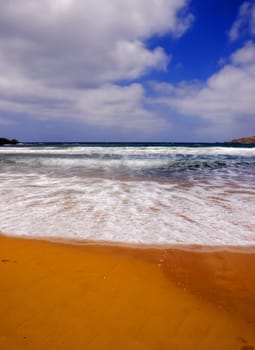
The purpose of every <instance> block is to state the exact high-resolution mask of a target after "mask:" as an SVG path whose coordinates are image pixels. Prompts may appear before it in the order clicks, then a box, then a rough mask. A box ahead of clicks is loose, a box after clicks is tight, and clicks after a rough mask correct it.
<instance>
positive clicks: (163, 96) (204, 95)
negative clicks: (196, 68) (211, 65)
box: [156, 41, 255, 135]
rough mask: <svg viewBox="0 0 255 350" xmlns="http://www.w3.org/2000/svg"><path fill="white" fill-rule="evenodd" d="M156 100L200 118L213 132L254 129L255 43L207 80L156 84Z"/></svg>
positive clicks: (251, 43) (251, 130)
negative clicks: (175, 84) (176, 83)
mask: <svg viewBox="0 0 255 350" xmlns="http://www.w3.org/2000/svg"><path fill="white" fill-rule="evenodd" d="M156 90H157V91H158V97H157V103H159V104H163V105H166V106H168V107H169V108H172V109H174V110H176V111H177V112H178V113H181V114H184V115H190V116H192V115H193V116H197V117H200V118H201V119H202V120H204V121H205V122H206V125H207V127H208V128H209V129H210V133H211V134H218V135H219V134H223V135H224V134H225V135H226V134H228V131H230V132H231V133H234V132H236V131H238V130H239V132H241V130H245V131H246V132H247V133H250V132H254V128H255V99H254V96H255V44H254V43H253V42H251V41H249V42H247V43H246V44H245V45H244V46H243V47H242V48H240V49H239V50H237V51H236V52H234V53H233V54H232V55H231V57H230V62H229V63H228V64H225V65H224V66H223V67H222V68H221V69H220V70H219V71H218V72H216V73H215V74H213V75H212V76H211V77H210V78H209V79H208V80H207V81H206V82H204V83H203V82H201V81H200V82H199V81H193V82H182V83H180V84H179V85H177V86H174V85H171V84H164V85H163V86H161V84H157V85H156Z"/></svg>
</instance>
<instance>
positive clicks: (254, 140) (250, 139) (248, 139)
mask: <svg viewBox="0 0 255 350" xmlns="http://www.w3.org/2000/svg"><path fill="white" fill-rule="evenodd" d="M230 142H232V143H255V136H249V137H242V138H240V139H235V140H232V141H230Z"/></svg>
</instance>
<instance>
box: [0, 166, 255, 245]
mask: <svg viewBox="0 0 255 350" xmlns="http://www.w3.org/2000/svg"><path fill="white" fill-rule="evenodd" d="M253 180H254V176H253V174H251V175H249V174H244V175H243V177H242V178H238V177H228V176H227V177H224V176H222V174H218V175H217V174H216V175H214V176H213V177H211V178H206V179H204V181H201V179H198V180H194V179H193V180H192V181H189V179H185V181H183V180H180V179H174V180H172V181H163V182H160V181H148V180H139V181H130V179H129V180H120V179H119V180H118V179H115V180H112V179H110V178H97V177H84V176H83V175H82V174H80V175H77V174H75V175H71V174H68V176H67V175H66V174H65V173H57V172H54V171H45V169H43V170H42V169H36V171H35V170H34V169H31V168H29V170H27V171H26V172H25V173H24V172H18V171H13V170H12V171H10V170H8V169H7V170H5V171H2V172H1V174H0V184H1V185H0V196H1V197H0V198H1V202H0V230H1V231H3V232H7V233H9V234H13V235H28V236H38V237H61V238H74V239H82V240H83V239H88V240H106V241H115V242H129V243H148V244H149V243H154V244H161V243H174V244H176V243H181V244H205V245H254V244H255V206H254V198H255V188H254V186H252V184H253V182H252V181H253Z"/></svg>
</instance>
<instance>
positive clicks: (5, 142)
mask: <svg viewBox="0 0 255 350" xmlns="http://www.w3.org/2000/svg"><path fill="white" fill-rule="evenodd" d="M17 143H19V141H18V140H15V139H12V140H9V139H6V138H5V137H0V146H2V145H16V144H17Z"/></svg>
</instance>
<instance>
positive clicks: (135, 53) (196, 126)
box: [0, 0, 255, 142]
mask: <svg viewBox="0 0 255 350" xmlns="http://www.w3.org/2000/svg"><path fill="white" fill-rule="evenodd" d="M254 96H255V1H254V0H253V1H239V0H238V1H237V0H221V1H220V0H214V1H213V0H205V1H202V0H200V1H198V0H194V1H186V0H136V1H134V0H108V1H107V2H106V1H103V0H93V1H92V0H55V1H54V2H52V1H50V0H38V1H36V2H34V3H31V1H29V0H13V1H12V2H1V4H0V134H1V135H2V136H6V137H11V138H18V139H20V140H22V141H180V142H181V141H212V142H213V141H225V140H229V139H232V138H236V137H241V136H245V135H253V134H255V99H254ZM1 135H0V136H1Z"/></svg>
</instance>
